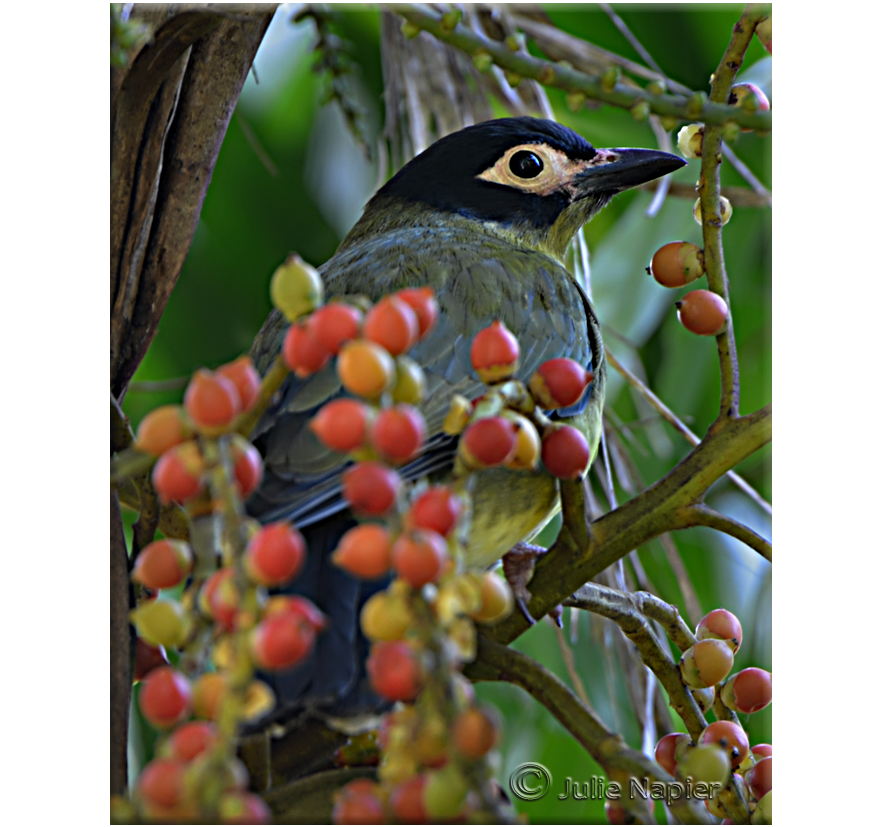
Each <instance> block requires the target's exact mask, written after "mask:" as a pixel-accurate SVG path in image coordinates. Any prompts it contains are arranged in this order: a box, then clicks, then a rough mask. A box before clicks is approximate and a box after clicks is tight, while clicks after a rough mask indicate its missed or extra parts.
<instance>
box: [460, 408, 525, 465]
mask: <svg viewBox="0 0 880 827" xmlns="http://www.w3.org/2000/svg"><path fill="white" fill-rule="evenodd" d="M459 445H460V450H461V451H462V454H463V456H464V459H465V461H466V462H467V464H468V465H470V466H471V467H473V468H491V467H493V466H496V465H503V464H504V463H505V462H506V461H507V460H508V459H509V458H510V457H511V456H512V455H513V453H514V451H515V450H516V429H515V428H514V425H513V423H512V422H511V421H510V420H509V419H506V418H505V417H503V416H486V417H483V418H482V419H477V420H476V421H474V422H471V423H470V424H469V425H468V426H467V427H466V428H465V430H464V433H463V434H462V436H461V441H460V443H459Z"/></svg>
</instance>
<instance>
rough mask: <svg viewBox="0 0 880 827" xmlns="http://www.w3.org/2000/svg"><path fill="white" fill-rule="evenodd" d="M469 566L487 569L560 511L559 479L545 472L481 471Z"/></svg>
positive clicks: (475, 494) (474, 496) (475, 495)
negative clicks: (557, 481)
mask: <svg viewBox="0 0 880 827" xmlns="http://www.w3.org/2000/svg"><path fill="white" fill-rule="evenodd" d="M472 504H473V513H472V519H471V533H470V541H469V544H468V551H467V557H466V560H467V564H468V566H473V567H474V568H478V567H479V568H485V567H486V566H490V565H492V563H494V562H495V561H496V560H498V559H499V558H500V557H502V556H503V555H505V554H506V553H507V552H508V551H510V549H511V548H513V546H515V545H516V544H517V543H519V542H522V541H523V540H528V539H529V538H530V537H532V536H533V535H534V534H536V533H537V532H538V531H540V530H541V529H542V528H543V527H544V526H545V525H546V524H547V523H548V522H549V520H550V518H551V517H553V515H554V514H555V513H556V512H557V511H558V510H559V489H558V486H557V483H556V480H555V479H554V478H553V477H551V476H550V475H549V474H546V473H528V472H525V471H511V470H508V469H506V468H499V469H492V470H489V471H481V472H480V473H479V474H478V476H477V479H476V480H475V485H474V489H473V492H472Z"/></svg>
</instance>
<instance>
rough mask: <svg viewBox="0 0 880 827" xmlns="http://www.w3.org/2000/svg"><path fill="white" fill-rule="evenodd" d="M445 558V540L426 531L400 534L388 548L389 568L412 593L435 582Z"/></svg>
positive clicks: (447, 554) (447, 551)
mask: <svg viewBox="0 0 880 827" xmlns="http://www.w3.org/2000/svg"><path fill="white" fill-rule="evenodd" d="M448 558H449V549H448V547H447V545H446V540H444V539H443V537H441V536H440V535H439V534H437V533H436V532H435V531H430V530H429V529H421V530H416V531H412V532H406V533H404V534H401V535H400V537H398V538H397V540H395V542H394V545H393V546H392V547H391V565H392V566H393V567H394V570H395V571H396V572H397V574H398V575H399V576H400V579H401V580H404V581H406V582H407V583H409V584H410V586H412V587H413V588H414V589H420V588H421V587H422V586H424V585H425V584H426V583H432V582H433V581H434V580H436V579H437V576H438V575H439V574H440V572H441V571H442V570H443V565H444V563H445V562H446V561H447V559H448Z"/></svg>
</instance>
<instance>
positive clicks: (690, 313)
mask: <svg viewBox="0 0 880 827" xmlns="http://www.w3.org/2000/svg"><path fill="white" fill-rule="evenodd" d="M675 306H676V307H677V308H678V320H679V321H680V322H681V323H682V325H684V327H685V328H687V329H688V330H689V331H690V332H691V333H696V334H697V336H717V335H718V334H719V333H723V332H724V330H725V329H726V328H727V315H728V311H727V304H726V303H725V301H724V299H722V298H721V296H719V295H718V294H717V293H713V292H712V291H711V290H694V291H692V292H690V293H688V294H687V295H686V296H685V297H684V298H683V299H682V300H681V301H679V302H676V303H675Z"/></svg>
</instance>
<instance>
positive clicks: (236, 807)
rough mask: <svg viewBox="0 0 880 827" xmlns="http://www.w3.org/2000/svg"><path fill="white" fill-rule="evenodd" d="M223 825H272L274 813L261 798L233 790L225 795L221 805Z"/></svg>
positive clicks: (221, 821) (220, 811) (222, 797)
mask: <svg viewBox="0 0 880 827" xmlns="http://www.w3.org/2000/svg"><path fill="white" fill-rule="evenodd" d="M218 809H219V813H220V823H221V824H271V823H272V811H271V810H270V809H269V805H268V804H266V802H265V801H263V799H262V798H260V796H258V795H255V794H254V793H246V792H243V791H241V790H233V791H231V792H226V793H223V795H222V796H221V797H220V805H219V808H218Z"/></svg>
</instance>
